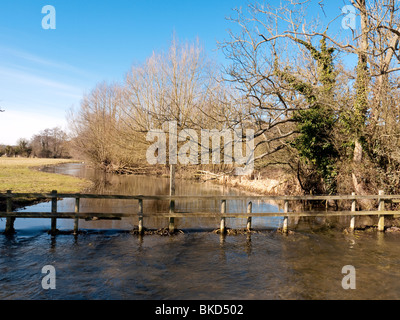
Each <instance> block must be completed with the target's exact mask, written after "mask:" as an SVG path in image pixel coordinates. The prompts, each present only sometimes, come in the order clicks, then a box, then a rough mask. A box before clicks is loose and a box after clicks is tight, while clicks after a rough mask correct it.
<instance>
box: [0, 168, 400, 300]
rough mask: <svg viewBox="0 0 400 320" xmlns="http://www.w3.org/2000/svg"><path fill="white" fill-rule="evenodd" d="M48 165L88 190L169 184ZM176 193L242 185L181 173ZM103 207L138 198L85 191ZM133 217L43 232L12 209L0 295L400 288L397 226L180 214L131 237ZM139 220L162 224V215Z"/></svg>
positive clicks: (385, 292) (183, 295)
mask: <svg viewBox="0 0 400 320" xmlns="http://www.w3.org/2000/svg"><path fill="white" fill-rule="evenodd" d="M52 170H53V171H54V172H63V173H68V174H73V175H76V176H82V177H87V178H91V179H94V180H96V189H95V190H92V191H93V192H99V193H119V194H168V190H169V189H168V188H169V186H168V179H164V178H148V177H133V176H123V177H118V176H113V175H99V174H98V173H96V172H95V171H93V170H91V169H89V168H86V167H84V166H83V165H79V164H68V165H63V166H59V167H56V168H54V169H52ZM177 194H240V192H239V191H235V190H232V189H226V188H224V187H222V186H216V185H213V184H198V183H193V182H187V181H186V182H182V181H181V182H179V183H178V185H177ZM58 205H59V208H60V209H62V210H65V211H72V210H73V200H72V201H70V200H62V201H59V203H58ZM177 205H179V204H177ZM181 205H182V204H181ZM190 205H191V206H192V205H194V204H193V203H191V204H190ZM195 205H197V206H198V208H202V207H204V206H208V205H212V204H207V203H197V204H195ZM243 205H244V204H240V203H232V204H230V209H231V210H242V209H243V208H242V207H241V206H243ZM115 206H118V208H115ZM182 206H183V207H184V205H182ZM228 206H229V205H228ZM255 206H259V207H258V208H257V207H256V210H257V211H258V210H268V211H269V210H279V209H278V208H277V207H275V206H274V205H272V204H265V203H257V204H255ZM215 207H216V208H217V207H218V204H216V205H215ZM100 208H101V209H102V210H117V211H118V212H120V211H123V210H128V211H129V210H132V211H134V212H136V211H135V210H137V203H135V202H133V201H132V202H125V203H113V204H109V203H108V202H107V203H104V202H101V201H100V202H98V201H94V202H90V201H89V200H88V201H87V202H85V201H82V210H88V211H95V210H96V209H100ZM48 209H49V203H44V204H39V205H36V206H32V207H30V208H27V209H26V210H29V211H33V210H38V211H45V210H48ZM147 209H148V210H150V209H151V210H163V204H161V205H157V204H154V203H148V204H147ZM145 210H146V206H145ZM195 220H196V219H195ZM238 220H240V219H238ZM135 223H136V221H134V220H132V219H126V220H123V221H97V222H84V221H81V223H80V227H81V228H82V230H83V233H82V234H80V235H78V236H77V237H74V236H73V235H70V234H61V235H58V236H56V237H52V236H50V235H49V234H48V233H47V230H48V229H49V226H50V221H47V220H43V219H40V220H34V219H17V221H16V223H15V228H16V229H17V233H16V234H15V235H13V236H5V235H0V299H399V298H400V280H399V279H400V277H399V276H400V274H399V273H400V250H399V249H398V244H399V241H400V235H398V234H395V233H386V234H377V233H375V232H361V231H357V232H355V233H354V234H345V233H343V232H342V231H341V230H338V229H315V228H312V227H309V225H307V224H305V225H303V227H301V226H300V225H299V226H297V227H296V232H295V233H294V234H291V235H288V236H285V235H281V234H279V233H277V232H276V228H277V227H279V225H280V224H281V219H279V218H278V219H273V218H269V219H258V220H257V221H255V227H256V229H257V230H258V232H257V233H254V234H251V235H238V236H227V237H222V236H220V235H218V234H215V233H213V232H211V230H212V229H215V228H216V227H217V226H218V221H214V220H213V219H199V220H196V221H185V220H182V219H180V221H178V227H181V228H183V229H184V231H185V233H184V234H179V235H177V236H173V237H161V236H144V237H138V236H135V235H132V234H130V233H129V230H131V229H132V227H134V225H135ZM145 223H146V224H147V225H148V226H151V227H162V226H164V227H165V226H166V221H165V220H163V219H158V220H157V219H154V220H151V219H148V220H147V221H145ZM4 224H5V222H4V219H3V221H1V222H0V228H2V229H4ZM228 226H235V227H244V226H245V221H236V220H235V221H228ZM58 228H59V229H60V230H70V229H71V228H72V222H71V221H68V220H64V221H58ZM45 265H53V266H54V267H55V269H56V289H55V290H44V289H42V286H41V280H42V278H43V276H44V274H42V273H41V270H42V267H43V266H45ZM345 265H352V266H354V267H355V268H356V289H355V290H344V289H343V288H342V279H343V277H344V275H343V274H342V273H341V271H342V268H343V266H345Z"/></svg>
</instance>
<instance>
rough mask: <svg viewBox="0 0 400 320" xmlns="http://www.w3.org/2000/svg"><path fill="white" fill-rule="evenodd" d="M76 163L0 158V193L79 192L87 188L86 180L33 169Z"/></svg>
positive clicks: (61, 160) (55, 160)
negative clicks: (10, 191) (9, 191)
mask: <svg viewBox="0 0 400 320" xmlns="http://www.w3.org/2000/svg"><path fill="white" fill-rule="evenodd" d="M66 162H76V161H73V160H66V159H30V158H29V159H26V158H4V157H2V158H0V192H6V191H7V190H12V192H14V193H39V192H51V191H52V190H57V191H58V192H63V193H68V192H80V191H82V190H83V189H85V188H87V187H89V186H90V185H91V183H90V182H89V181H87V180H84V179H80V178H76V177H72V176H67V175H61V174H54V173H45V172H41V171H38V170H35V167H42V166H47V165H56V164H60V163H66Z"/></svg>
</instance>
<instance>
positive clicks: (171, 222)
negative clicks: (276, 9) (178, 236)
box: [168, 164, 176, 233]
mask: <svg viewBox="0 0 400 320" xmlns="http://www.w3.org/2000/svg"><path fill="white" fill-rule="evenodd" d="M175 171H176V165H175V164H171V165H170V182H169V195H170V196H174V195H175ZM174 212H175V200H170V203H169V213H171V214H172V213H174ZM168 229H169V232H170V233H174V232H175V218H174V217H169V224H168Z"/></svg>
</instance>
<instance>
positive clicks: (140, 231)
mask: <svg viewBox="0 0 400 320" xmlns="http://www.w3.org/2000/svg"><path fill="white" fill-rule="evenodd" d="M138 229H139V234H143V199H139V225H138Z"/></svg>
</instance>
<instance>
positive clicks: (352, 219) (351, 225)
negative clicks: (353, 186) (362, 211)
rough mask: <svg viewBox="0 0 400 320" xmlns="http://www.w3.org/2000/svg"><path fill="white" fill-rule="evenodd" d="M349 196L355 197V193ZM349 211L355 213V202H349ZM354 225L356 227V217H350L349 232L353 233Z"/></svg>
mask: <svg viewBox="0 0 400 320" xmlns="http://www.w3.org/2000/svg"><path fill="white" fill-rule="evenodd" d="M351 195H352V196H355V195H356V193H355V192H353V193H352V194H351ZM351 211H352V212H355V211H356V200H353V201H352V202H351ZM355 225H356V216H351V218H350V231H354V228H355Z"/></svg>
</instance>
